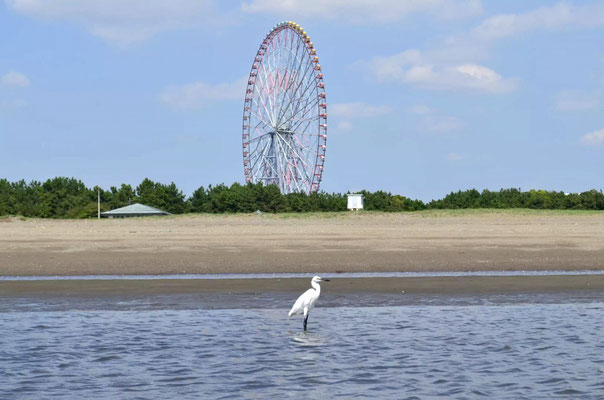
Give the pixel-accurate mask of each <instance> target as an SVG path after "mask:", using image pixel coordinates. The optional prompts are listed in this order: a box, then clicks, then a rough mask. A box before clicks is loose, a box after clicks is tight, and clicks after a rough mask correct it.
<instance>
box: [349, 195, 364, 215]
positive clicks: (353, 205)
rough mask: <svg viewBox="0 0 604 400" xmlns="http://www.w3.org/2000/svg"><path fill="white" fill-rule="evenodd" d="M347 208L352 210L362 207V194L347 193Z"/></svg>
mask: <svg viewBox="0 0 604 400" xmlns="http://www.w3.org/2000/svg"><path fill="white" fill-rule="evenodd" d="M348 209H349V210H352V211H357V210H362V209H363V195H362V194H360V193H348Z"/></svg>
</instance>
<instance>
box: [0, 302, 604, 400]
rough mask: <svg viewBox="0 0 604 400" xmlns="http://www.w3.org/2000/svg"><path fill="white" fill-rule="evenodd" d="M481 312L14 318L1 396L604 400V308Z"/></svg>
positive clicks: (358, 310) (157, 312)
mask: <svg viewBox="0 0 604 400" xmlns="http://www.w3.org/2000/svg"><path fill="white" fill-rule="evenodd" d="M374 301H377V300H376V299H374ZM479 303H480V302H479V301H474V302H471V303H470V304H479ZM470 304H468V303H466V304H465V305H426V304H422V305H409V306H406V307H403V306H400V305H397V306H385V307H337V308H319V309H316V310H315V311H313V314H312V316H311V319H310V321H309V328H310V330H309V331H308V332H302V331H301V326H302V320H301V318H291V319H288V318H287V310H286V309H284V308H270V309H245V310H242V309H224V310H207V309H206V310H204V309H191V310H181V309H178V307H176V309H173V308H167V309H151V310H137V311H116V310H109V311H94V310H81V311H78V310H64V311H38V312H28V311H15V312H3V313H0V324H1V326H2V328H3V329H2V330H0V398H2V399H4V398H41V397H45V398H46V397H48V398H54V399H81V398H95V399H115V398H144V399H164V398H179V399H198V398H258V397H261V398H301V397H303V398H310V399H324V398H336V397H340V398H371V399H374V398H385V399H390V398H408V399H424V398H435V397H439V396H442V397H454V398H467V399H473V398H497V399H517V398H527V399H549V398H552V397H564V398H573V399H577V398H586V399H592V398H593V399H596V398H598V397H599V396H600V398H601V395H602V393H603V390H604V384H603V379H602V378H603V377H604V368H603V367H602V365H603V361H604V360H603V358H602V354H603V353H602V349H603V343H602V340H601V332H602V328H603V325H604V322H603V320H602V311H603V310H604V304H603V303H599V302H592V303H568V304H529V303H524V302H523V303H522V304H497V305H492V304H491V305H470Z"/></svg>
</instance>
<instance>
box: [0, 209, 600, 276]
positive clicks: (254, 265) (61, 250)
mask: <svg viewBox="0 0 604 400" xmlns="http://www.w3.org/2000/svg"><path fill="white" fill-rule="evenodd" d="M585 269H590V270H601V269H604V213H593V212H592V213H589V212H586V213H580V212H579V213H573V212H533V211H502V212H489V211H469V212H464V211H460V212H451V211H449V212H446V211H443V212H428V213H426V212H422V213H393V214H388V213H340V214H331V213H327V214H310V215H308V214H307V215H304V214H303V215H291V214H289V215H267V214H263V215H256V214H253V215H186V216H174V217H164V218H161V217H155V218H135V219H101V220H94V219H93V220H46V219H22V218H15V217H12V218H4V219H0V276H35V275H40V276H55V275H99V274H101V275H105V274H109V275H122V274H128V275H137V274H182V273H187V274H205V273H274V272H320V273H337V272H380V271H420V272H421V271H488V270H585Z"/></svg>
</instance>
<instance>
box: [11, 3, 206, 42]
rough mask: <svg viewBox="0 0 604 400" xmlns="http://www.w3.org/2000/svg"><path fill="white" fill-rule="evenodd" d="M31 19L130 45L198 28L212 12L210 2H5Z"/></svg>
mask: <svg viewBox="0 0 604 400" xmlns="http://www.w3.org/2000/svg"><path fill="white" fill-rule="evenodd" d="M6 3H7V4H8V6H9V7H10V8H12V9H13V10H14V11H16V12H18V13H20V14H24V15H27V16H30V17H34V18H41V19H47V20H66V21H70V22H72V23H75V24H77V25H81V26H83V27H84V28H85V29H87V30H88V31H89V32H90V33H92V34H93V35H95V36H98V37H101V38H103V39H105V40H107V41H111V42H117V43H120V44H130V43H133V42H138V41H141V40H145V39H147V38H149V37H151V36H153V35H155V34H157V33H160V32H165V31H168V30H172V29H182V28H188V27H192V26H200V25H201V24H203V23H207V21H208V20H210V18H207V17H208V14H211V13H212V8H211V2H210V0H171V1H164V0H53V1H47V0H6Z"/></svg>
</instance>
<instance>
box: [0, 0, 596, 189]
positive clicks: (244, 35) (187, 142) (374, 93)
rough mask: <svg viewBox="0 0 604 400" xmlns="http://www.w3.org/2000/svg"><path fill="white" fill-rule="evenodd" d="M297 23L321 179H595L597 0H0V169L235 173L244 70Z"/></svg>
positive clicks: (481, 182)
mask: <svg viewBox="0 0 604 400" xmlns="http://www.w3.org/2000/svg"><path fill="white" fill-rule="evenodd" d="M281 21H295V22H297V23H299V24H300V25H301V26H302V27H303V28H304V29H305V30H306V31H307V32H308V34H309V35H310V36H311V39H312V41H313V43H314V44H315V48H316V49H317V55H318V56H319V58H320V63H321V66H322V71H323V74H324V80H325V88H326V93H327V104H328V106H327V110H328V125H329V127H328V140H327V154H326V161H325V170H324V175H323V182H322V184H321V190H325V191H328V192H347V191H349V190H351V191H356V190H361V189H367V190H372V191H375V190H386V191H389V192H393V193H397V194H402V195H405V196H407V197H410V198H418V199H422V200H431V199H435V198H442V197H443V196H444V195H446V194H447V193H449V192H451V191H457V190H465V189H471V188H476V189H479V190H482V189H490V190H499V189H501V188H509V187H516V188H521V189H522V190H529V189H546V190H556V191H565V192H581V191H585V190H589V189H594V188H595V189H598V190H601V189H604V46H603V45H602V44H603V43H604V2H602V1H574V2H573V1H562V2H560V1H530V2H527V1H513V0H512V1H505V2H502V1H494V0H493V1H480V0H429V1H418V0H347V1H345V0H287V1H285V0H284V1H272V0H245V1H235V0H230V1H218V0H170V1H163V0H53V1H47V0H0V178H6V179H9V180H11V181H14V180H19V179H25V180H27V181H30V180H39V181H43V180H46V179H48V178H52V177H55V176H67V177H75V178H78V179H81V180H82V181H84V183H86V185H88V186H89V187H92V186H95V185H99V186H101V187H103V188H106V189H108V188H109V187H110V186H119V185H120V184H121V183H128V184H131V185H133V186H136V185H138V184H139V183H140V182H141V181H142V180H143V179H144V178H145V177H148V178H150V179H152V180H155V181H159V182H163V183H170V182H174V183H176V185H177V186H178V187H179V188H180V189H182V190H183V191H184V192H185V194H187V195H189V194H191V193H192V192H193V191H194V190H195V189H197V188H198V187H199V186H202V185H203V186H205V187H207V186H208V185H209V184H217V183H221V182H224V183H226V184H231V183H233V182H243V181H244V175H243V166H242V155H241V124H242V122H241V116H242V112H243V100H244V92H245V82H246V81H247V76H248V74H249V71H250V66H251V64H252V61H253V58H254V56H255V54H256V51H257V50H258V47H259V45H260V43H261V41H262V40H263V38H264V36H265V35H266V34H267V33H268V32H269V31H270V29H271V28H272V27H273V26H274V25H275V24H277V23H279V22H281Z"/></svg>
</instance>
